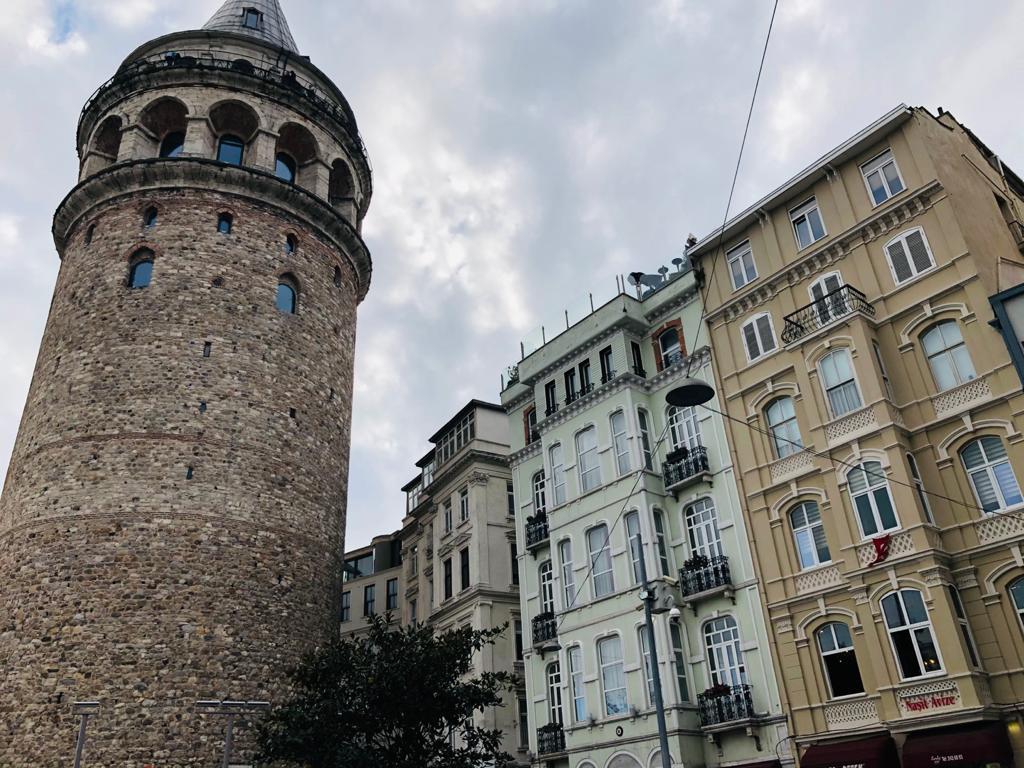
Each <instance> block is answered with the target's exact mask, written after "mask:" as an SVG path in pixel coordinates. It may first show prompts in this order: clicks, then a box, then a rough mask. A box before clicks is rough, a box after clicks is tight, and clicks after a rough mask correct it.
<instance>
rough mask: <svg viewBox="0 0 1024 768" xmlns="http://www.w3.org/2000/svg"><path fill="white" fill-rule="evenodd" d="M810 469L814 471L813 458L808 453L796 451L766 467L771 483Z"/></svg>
mask: <svg viewBox="0 0 1024 768" xmlns="http://www.w3.org/2000/svg"><path fill="white" fill-rule="evenodd" d="M812 469H814V457H813V455H811V453H810V451H797V452H796V453H791V454H789V456H786V457H785V458H783V459H779V460H778V461H774V462H772V463H771V464H769V465H768V472H769V474H770V475H771V478H772V482H773V483H776V482H779V481H781V480H784V479H786V478H789V477H791V476H794V475H799V474H802V473H804V472H806V471H809V470H812Z"/></svg>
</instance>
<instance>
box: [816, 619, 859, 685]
mask: <svg viewBox="0 0 1024 768" xmlns="http://www.w3.org/2000/svg"><path fill="white" fill-rule="evenodd" d="M814 636H815V637H816V638H817V639H818V651H819V652H820V653H821V665H822V666H823V667H824V668H825V679H826V680H827V681H828V690H829V695H830V696H831V697H832V698H834V699H835V698H838V697H840V696H855V695H856V694H858V693H864V683H863V681H862V680H861V678H860V667H859V666H858V665H857V654H856V653H855V652H854V650H853V638H852V637H850V628H849V627H848V626H846V625H845V624H842V623H840V622H832V623H831V624H826V625H825V626H823V627H822V628H821V629H819V630H818V631H817V632H815V633H814Z"/></svg>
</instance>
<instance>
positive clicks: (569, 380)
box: [562, 368, 576, 405]
mask: <svg viewBox="0 0 1024 768" xmlns="http://www.w3.org/2000/svg"><path fill="white" fill-rule="evenodd" d="M562 380H563V382H564V384H565V402H566V404H567V405H568V404H569V403H571V402H572V401H573V400H575V399H576V369H575V368H570V369H569V370H568V371H566V372H565V373H564V374H562Z"/></svg>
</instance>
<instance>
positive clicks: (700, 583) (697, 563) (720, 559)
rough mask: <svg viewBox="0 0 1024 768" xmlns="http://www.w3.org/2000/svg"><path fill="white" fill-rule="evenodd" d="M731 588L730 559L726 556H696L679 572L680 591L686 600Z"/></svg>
mask: <svg viewBox="0 0 1024 768" xmlns="http://www.w3.org/2000/svg"><path fill="white" fill-rule="evenodd" d="M731 586H732V574H731V573H729V558H728V557H726V556H725V555H715V556H713V557H706V556H704V555H696V556H694V557H693V558H691V559H690V560H687V561H686V563H684V564H683V567H682V569H680V571H679V589H680V591H681V592H682V593H683V597H684V598H687V597H690V596H692V595H699V594H700V593H702V592H710V591H711V590H718V589H727V588H729V587H731Z"/></svg>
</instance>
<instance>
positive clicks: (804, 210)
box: [789, 197, 825, 248]
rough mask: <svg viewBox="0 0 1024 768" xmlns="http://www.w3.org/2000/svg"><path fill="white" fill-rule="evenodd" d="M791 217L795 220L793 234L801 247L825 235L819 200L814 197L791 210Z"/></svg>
mask: <svg viewBox="0 0 1024 768" xmlns="http://www.w3.org/2000/svg"><path fill="white" fill-rule="evenodd" d="M789 219H790V221H792V222H793V234H794V235H795V236H796V244H797V246H798V247H799V248H806V247H807V246H809V245H810V244H811V243H814V242H816V241H818V240H821V238H823V237H824V236H825V224H824V222H823V221H822V220H821V211H820V210H819V208H818V201H817V200H816V199H815V198H813V197H812V198H811V199H810V200H808V201H807V202H806V203H804V204H803V205H800V206H797V207H796V208H794V209H793V210H791V211H790V212H789Z"/></svg>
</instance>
